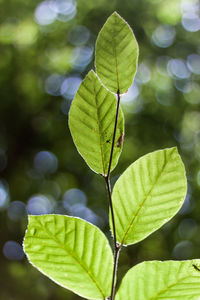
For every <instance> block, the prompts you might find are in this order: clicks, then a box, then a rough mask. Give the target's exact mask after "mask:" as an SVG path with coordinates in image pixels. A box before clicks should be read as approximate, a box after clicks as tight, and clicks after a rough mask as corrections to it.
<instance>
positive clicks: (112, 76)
mask: <svg viewBox="0 0 200 300" xmlns="http://www.w3.org/2000/svg"><path fill="white" fill-rule="evenodd" d="M138 52H139V50H138V44H137V41H136V39H135V36H134V34H133V31H132V29H131V28H130V26H129V25H128V24H127V22H126V21H125V20H124V19H122V17H120V16H119V15H118V14H117V13H116V12H114V13H113V14H112V15H111V16H110V17H109V18H108V20H107V21H106V23H105V24H104V26H103V28H102V29H101V31H100V33H99V35H98V38H97V42H96V53H95V54H96V56H95V64H96V72H97V75H98V76H99V78H100V79H101V81H102V82H103V84H104V85H105V86H106V87H107V88H108V89H109V90H110V91H112V92H114V93H117V91H118V90H119V92H120V94H123V93H125V92H126V91H127V90H128V88H129V87H130V86H131V84H132V82H133V78H134V76H135V73H136V69H137V61H138Z"/></svg>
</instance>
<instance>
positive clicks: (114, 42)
mask: <svg viewBox="0 0 200 300" xmlns="http://www.w3.org/2000/svg"><path fill="white" fill-rule="evenodd" d="M114 20H115V22H114V26H113V44H114V56H115V67H116V75H117V87H118V91H119V93H120V89H119V74H118V60H117V47H116V39H115V37H116V35H115V27H116V15H114Z"/></svg>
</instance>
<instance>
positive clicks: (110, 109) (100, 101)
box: [69, 71, 124, 175]
mask: <svg viewBox="0 0 200 300" xmlns="http://www.w3.org/2000/svg"><path fill="white" fill-rule="evenodd" d="M116 106H117V100H116V98H115V96H114V95H113V94H112V93H110V92H109V91H108V90H107V89H105V88H104V87H103V85H102V84H101V83H100V81H99V79H98V77H97V76H96V74H95V73H94V72H93V71H90V72H89V73H88V75H87V76H86V78H85V79H84V80H83V82H82V83H81V85H80V87H79V90H78V92H77V94H76V96H75V98H74V100H73V101H72V105H71V108H70V112H69V127H70V131H71V134H72V137H73V140H74V143H75V145H76V147H77V149H78V151H79V153H80V154H81V156H82V157H83V158H84V160H85V161H86V163H87V164H88V166H89V167H90V168H91V169H92V170H93V171H94V172H96V173H100V174H103V175H105V174H107V172H108V165H109V158H110V152H111V145H112V137H113V131H114V123H115V114H116ZM123 133H124V119H123V113H122V110H121V108H120V110H119V119H118V125H117V131H116V139H115V145H114V152H113V160H112V168H111V170H112V169H113V168H114V167H115V166H116V164H117V162H118V158H119V155H120V153H121V150H122V144H119V143H118V140H119V139H120V136H122V135H123Z"/></svg>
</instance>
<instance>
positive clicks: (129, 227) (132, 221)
mask: <svg viewBox="0 0 200 300" xmlns="http://www.w3.org/2000/svg"><path fill="white" fill-rule="evenodd" d="M173 152H174V151H172V152H171V154H170V155H169V157H168V160H167V162H165V164H164V166H163V167H162V170H161V171H160V173H159V175H158V177H157V179H156V181H155V183H154V184H153V185H152V187H151V189H150V191H149V192H148V193H147V195H146V196H145V198H144V200H143V202H142V204H141V205H140V206H139V208H138V210H137V212H136V213H135V215H134V216H133V218H132V220H131V222H130V224H129V226H128V228H127V230H126V232H125V234H124V237H123V239H122V241H121V244H122V245H123V244H124V241H125V239H126V236H127V234H128V233H129V230H130V229H131V227H132V225H133V223H134V221H135V219H136V217H137V216H138V215H139V213H140V210H141V209H142V207H143V206H144V204H145V202H146V200H147V199H148V197H149V195H150V194H151V192H152V191H153V189H154V187H155V186H156V184H157V182H158V180H159V179H160V177H161V175H162V173H163V171H164V169H165V167H166V166H167V164H168V162H169V159H170V158H171V156H172V154H173ZM165 155H166V153H165ZM165 159H166V157H165Z"/></svg>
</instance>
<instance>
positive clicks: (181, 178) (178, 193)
mask: <svg viewBox="0 0 200 300" xmlns="http://www.w3.org/2000/svg"><path fill="white" fill-rule="evenodd" d="M186 190H187V181H186V176H185V168H184V165H183V163H182V161H181V158H180V156H179V154H178V151H177V149H176V148H169V149H164V150H159V151H155V152H153V153H149V154H147V155H145V156H143V157H141V158H140V159H138V160H137V161H136V162H134V163H133V164H132V165H130V166H129V167H128V169H127V170H126V171H125V172H124V173H123V174H122V175H121V177H120V178H119V179H118V180H117V182H116V184H115V186H114V189H113V193H112V200H113V207H114V214H115V224H116V233H117V241H118V242H119V243H121V244H125V245H129V244H134V243H137V242H139V241H141V240H143V239H144V238H145V237H147V236H148V235H149V234H151V233H152V232H154V231H155V230H157V229H158V228H160V227H161V226H162V225H163V224H165V223H166V222H167V221H169V220H170V219H171V218H172V217H173V216H174V215H175V214H176V213H177V212H178V210H179V209H180V207H181V206H182V204H183V202H184V199H185V196H186ZM110 226H111V227H112V222H111V218H110Z"/></svg>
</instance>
